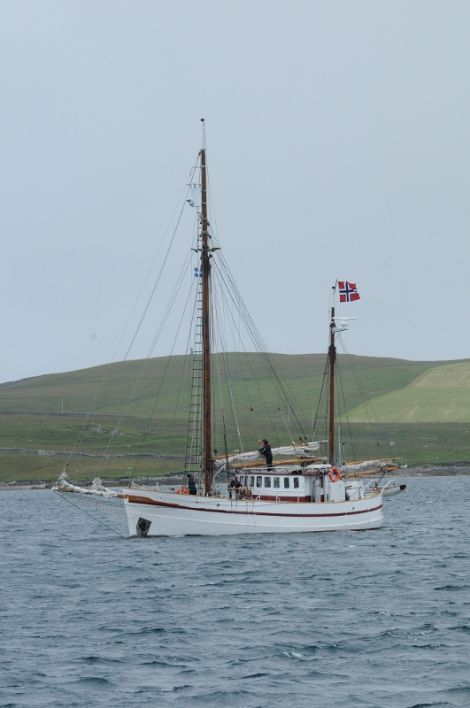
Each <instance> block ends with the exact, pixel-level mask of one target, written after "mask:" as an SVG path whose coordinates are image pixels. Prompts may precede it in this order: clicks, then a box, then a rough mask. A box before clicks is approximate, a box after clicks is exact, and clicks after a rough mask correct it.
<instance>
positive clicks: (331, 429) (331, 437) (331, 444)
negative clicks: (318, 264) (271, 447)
mask: <svg viewBox="0 0 470 708" xmlns="http://www.w3.org/2000/svg"><path fill="white" fill-rule="evenodd" d="M337 282H338V281H336V282H335V284H334V285H333V287H332V300H333V304H332V306H331V311H330V313H331V314H330V343H329V347H328V363H329V366H328V371H329V402H328V462H329V464H330V465H332V464H333V463H334V460H335V364H336V343H335V334H336V320H335V297H336V283H337Z"/></svg>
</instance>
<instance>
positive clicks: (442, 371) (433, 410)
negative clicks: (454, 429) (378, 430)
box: [348, 361, 470, 423]
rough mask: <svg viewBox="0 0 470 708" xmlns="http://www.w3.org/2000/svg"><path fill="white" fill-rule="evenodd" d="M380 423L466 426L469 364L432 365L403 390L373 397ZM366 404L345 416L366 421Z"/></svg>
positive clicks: (469, 412) (469, 404)
mask: <svg viewBox="0 0 470 708" xmlns="http://www.w3.org/2000/svg"><path fill="white" fill-rule="evenodd" d="M372 405H373V410H374V417H375V420H377V421H378V422H382V423H470V361H464V362H456V363H451V364H450V363H448V364H441V365H439V366H433V367H432V368H430V369H428V370H427V371H425V372H424V373H422V374H420V375H419V376H417V377H416V378H415V379H414V380H412V381H411V382H410V383H409V384H408V385H407V386H405V387H404V388H400V389H397V390H396V391H391V392H389V393H386V394H384V395H381V396H377V397H375V398H374V400H373V402H372ZM370 408H371V405H370V402H369V403H366V404H361V405H359V406H357V407H356V408H354V409H353V410H352V411H350V413H349V416H348V417H349V419H350V420H351V421H354V422H357V423H363V422H367V421H368V420H369V419H370V418H369V416H370Z"/></svg>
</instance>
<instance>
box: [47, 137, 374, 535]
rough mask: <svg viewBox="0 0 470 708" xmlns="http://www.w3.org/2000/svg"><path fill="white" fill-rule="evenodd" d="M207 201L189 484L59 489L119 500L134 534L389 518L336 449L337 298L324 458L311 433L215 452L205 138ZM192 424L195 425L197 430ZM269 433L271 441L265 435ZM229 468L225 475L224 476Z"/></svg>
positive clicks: (325, 525)
mask: <svg viewBox="0 0 470 708" xmlns="http://www.w3.org/2000/svg"><path fill="white" fill-rule="evenodd" d="M198 170H199V173H200V180H199V187H200V205H199V218H198V224H199V227H198V239H197V244H198V245H197V248H196V249H194V250H196V251H197V256H198V259H199V263H198V266H197V274H198V277H199V279H200V286H199V297H200V309H201V345H202V346H201V352H200V355H201V356H200V360H199V361H200V370H199V371H198V376H199V379H200V381H201V385H202V391H201V406H200V423H199V424H198V426H196V428H197V431H198V434H200V452H199V454H198V455H196V456H195V457H194V459H193V460H192V461H193V463H194V468H193V472H192V473H189V472H188V473H187V475H186V479H185V484H183V485H182V486H180V487H178V488H174V487H173V488H171V487H168V488H164V487H155V488H148V487H146V488H140V487H137V486H135V485H134V486H133V487H128V488H120V489H117V490H111V489H105V488H103V487H102V486H100V484H95V485H94V486H93V487H92V488H83V487H79V486H76V485H73V484H71V483H69V482H68V481H67V480H66V479H65V478H62V479H59V481H58V483H57V485H56V487H55V491H57V492H58V493H59V494H63V495H68V494H79V495H82V497H83V498H88V499H91V498H92V499H93V500H94V501H101V502H102V503H103V504H106V503H112V504H117V503H119V504H120V505H121V506H122V508H123V510H124V512H125V516H126V522H127V529H128V533H129V535H130V536H180V535H217V536H218V535H230V534H252V533H292V532H303V533H305V532H315V531H338V530H365V529H376V528H379V527H380V526H381V525H382V523H383V500H382V488H381V487H380V486H378V485H370V484H368V483H364V481H363V480H362V479H361V478H359V477H356V476H352V475H350V474H348V475H343V474H342V472H341V470H340V461H339V460H338V459H337V454H336V452H335V425H336V422H335V367H336V333H337V330H338V325H337V321H336V315H335V306H334V305H333V306H332V307H331V311H330V322H329V347H328V378H329V383H328V400H329V405H328V442H327V456H326V459H325V458H324V457H322V456H320V455H319V443H318V442H308V440H307V439H306V438H305V437H304V438H301V439H300V440H299V441H297V442H292V441H286V442H287V444H286V445H284V446H280V447H279V448H276V449H274V461H273V460H272V459H271V457H270V455H269V452H268V453H267V454H266V450H262V452H264V453H265V456H264V457H263V455H262V454H261V452H258V451H256V450H255V451H253V452H241V453H238V452H234V453H233V454H229V453H228V451H227V450H226V452H225V454H224V455H222V456H220V455H218V454H216V453H215V451H214V446H213V440H212V433H213V427H214V420H213V410H212V408H213V406H212V403H213V392H212V389H211V385H212V369H211V365H212V357H213V355H214V353H213V352H212V351H211V334H212V327H213V324H214V323H213V321H212V320H211V312H212V308H211V292H212V290H211V272H212V267H213V266H212V259H213V257H214V256H215V251H217V250H218V248H216V247H214V246H213V244H212V240H211V233H210V228H211V227H210V224H209V219H208V197H207V166H206V148H205V141H203V144H202V147H201V149H200V151H199V160H198ZM193 432H194V431H193ZM266 442H267V441H266ZM222 474H224V475H225V478H226V480H227V481H226V483H220V482H219V481H218V480H219V479H220V478H221V475H222Z"/></svg>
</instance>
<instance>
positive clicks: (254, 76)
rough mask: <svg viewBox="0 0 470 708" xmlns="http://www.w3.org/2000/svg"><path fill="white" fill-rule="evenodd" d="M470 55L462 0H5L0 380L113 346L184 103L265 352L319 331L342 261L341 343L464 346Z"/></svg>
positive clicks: (424, 355)
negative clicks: (203, 124) (353, 290)
mask: <svg viewBox="0 0 470 708" xmlns="http://www.w3.org/2000/svg"><path fill="white" fill-rule="evenodd" d="M469 55H470V4H469V3H468V2H463V1H462V2H455V1H452V0H442V1H441V2H433V1H432V0H423V1H421V2H420V1H411V0H408V1H407V2H400V1H398V0H385V1H382V2H379V1H377V0H373V1H362V2H360V1H349V2H346V1H345V0H344V1H343V2H337V1H334V0H333V1H331V0H330V1H329V2H324V0H321V1H312V0H305V1H300V0H290V2H285V1H283V2H277V1H273V0H257V1H253V0H251V2H247V1H245V0H237V2H235V1H230V2H229V1H225V2H221V1H220V0H218V1H216V0H214V1H207V0H206V1H204V0H203V1H202V2H192V1H189V0H188V1H184V2H183V1H180V2H178V1H175V2H171V3H166V2H165V3H164V2H158V1H156V0H153V1H148V2H144V1H142V0H140V1H138V2H135V1H132V2H131V1H129V2H119V1H117V0H112V1H111V0H110V1H109V2H105V1H103V0H101V1H100V0H93V1H85V0H81V1H80V2H72V1H68V2H62V0H57V1H50V0H49V1H48V0H41V2H37V1H36V0H35V1H31V2H27V1H24V0H4V1H3V2H2V3H1V4H0V91H1V98H2V110H1V114H0V116H1V117H0V155H1V159H0V195H1V196H0V200H1V201H0V233H1V242H2V262H3V268H2V278H1V281H0V282H1V301H2V308H1V321H2V333H3V337H2V346H1V348H0V381H7V380H12V379H17V378H22V377H26V376H32V375H37V374H42V373H49V372H56V371H66V370H70V369H77V368H83V367H87V366H91V365H94V364H99V363H105V362H107V361H110V360H112V359H113V357H114V354H115V350H116V345H117V342H118V340H119V338H120V336H121V334H122V331H123V326H124V324H125V322H126V320H127V318H128V315H129V312H130V310H131V308H132V306H133V304H134V302H135V298H136V294H137V293H138V291H139V289H140V287H141V282H142V280H143V277H144V276H145V275H146V273H147V270H148V264H149V263H150V262H151V261H152V259H153V258H154V257H155V254H156V253H157V249H158V245H159V243H160V241H161V238H162V234H163V233H164V231H165V229H166V227H167V224H168V221H169V219H170V217H171V214H172V212H173V209H174V207H175V204H176V202H177V199H178V196H179V195H180V193H181V190H182V188H183V187H184V184H185V181H186V178H187V175H188V172H189V168H190V167H191V164H192V162H193V160H194V157H195V155H196V153H197V150H198V147H199V139H200V125H199V118H200V116H205V117H206V120H207V131H208V159H209V165H210V176H211V185H212V193H213V198H214V204H215V207H216V216H217V225H218V232H219V236H220V240H221V242H222V245H223V248H224V254H225V257H226V259H227V260H228V261H229V263H230V265H231V269H232V271H233V273H234V275H235V277H236V279H237V282H238V285H239V288H240V290H241V291H242V293H243V295H244V298H245V301H246V303H247V305H248V308H249V309H250V311H251V313H252V315H253V317H254V319H255V321H256V322H257V324H258V326H259V329H260V331H261V333H262V335H263V336H264V339H265V340H266V342H267V345H268V347H269V348H270V349H271V350H272V351H278V352H286V353H306V352H314V351H322V350H324V349H325V346H326V340H327V331H326V327H327V308H328V303H329V291H330V286H331V284H332V282H333V281H334V280H335V278H340V279H342V278H346V279H350V280H356V281H357V283H358V288H359V290H360V292H361V295H362V299H361V301H360V302H359V303H355V304H353V305H351V306H350V310H348V311H344V314H348V315H351V316H357V317H359V319H358V321H357V322H355V323H354V325H353V327H352V329H351V331H350V332H349V333H348V335H347V347H348V351H351V352H354V353H357V354H367V355H382V356H397V357H405V358H410V359H452V358H463V357H468V356H470V330H469V327H468V325H467V312H466V307H467V300H468V296H467V292H468V290H467V282H468V273H469V265H468V262H469V259H470V258H469V257H470V242H469V238H468V235H469V226H470V211H469V204H470V201H469V193H470V190H469V188H470V178H469V169H470V168H469V166H470V147H469V125H470V110H469V109H470V92H469V88H470V87H469V76H470V73H469V58H470V57H469ZM168 349H169V345H168V344H165V343H164V342H163V343H162V346H161V348H160V349H159V350H158V351H157V352H156V354H166V353H168ZM145 353H146V350H145V348H144V347H143V346H142V348H141V349H140V350H137V351H136V352H135V356H138V355H144V354H145Z"/></svg>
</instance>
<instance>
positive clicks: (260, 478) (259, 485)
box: [256, 477, 263, 487]
mask: <svg viewBox="0 0 470 708" xmlns="http://www.w3.org/2000/svg"><path fill="white" fill-rule="evenodd" d="M256 486H257V487H262V486H263V478H262V477H257V478H256Z"/></svg>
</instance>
